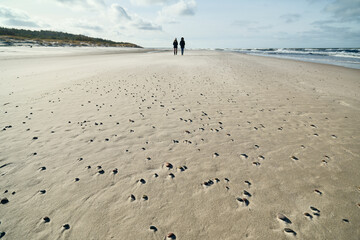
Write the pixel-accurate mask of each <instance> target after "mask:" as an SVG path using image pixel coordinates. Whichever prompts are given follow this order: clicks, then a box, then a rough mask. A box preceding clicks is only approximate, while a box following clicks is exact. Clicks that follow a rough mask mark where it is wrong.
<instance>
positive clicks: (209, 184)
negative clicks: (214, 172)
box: [203, 180, 214, 187]
mask: <svg viewBox="0 0 360 240" xmlns="http://www.w3.org/2000/svg"><path fill="white" fill-rule="evenodd" d="M213 184H214V182H213V181H212V180H208V181H205V182H204V183H203V185H204V186H206V187H209V186H211V185H213Z"/></svg>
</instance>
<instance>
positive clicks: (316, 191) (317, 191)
mask: <svg viewBox="0 0 360 240" xmlns="http://www.w3.org/2000/svg"><path fill="white" fill-rule="evenodd" d="M314 192H315V193H317V194H319V195H322V192H321V191H320V190H317V189H315V190H314Z"/></svg>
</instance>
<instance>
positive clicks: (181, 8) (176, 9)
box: [160, 0, 196, 17]
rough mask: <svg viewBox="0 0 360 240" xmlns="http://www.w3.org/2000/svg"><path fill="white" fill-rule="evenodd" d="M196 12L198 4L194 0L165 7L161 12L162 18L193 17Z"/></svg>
mask: <svg viewBox="0 0 360 240" xmlns="http://www.w3.org/2000/svg"><path fill="white" fill-rule="evenodd" d="M195 12H196V2H195V1H194V0H190V1H184V0H180V1H179V2H177V3H175V4H173V5H169V6H165V7H163V9H162V10H161V12H160V15H161V16H168V17H171V16H193V15H195Z"/></svg>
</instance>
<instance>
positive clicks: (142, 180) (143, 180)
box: [138, 178, 146, 184]
mask: <svg viewBox="0 0 360 240" xmlns="http://www.w3.org/2000/svg"><path fill="white" fill-rule="evenodd" d="M138 182H140V183H141V184H145V183H146V181H145V179H143V178H142V179H140V180H138Z"/></svg>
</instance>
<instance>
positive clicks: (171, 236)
mask: <svg viewBox="0 0 360 240" xmlns="http://www.w3.org/2000/svg"><path fill="white" fill-rule="evenodd" d="M166 238H167V239H176V236H175V234H174V233H168V234H167V235H166Z"/></svg>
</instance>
